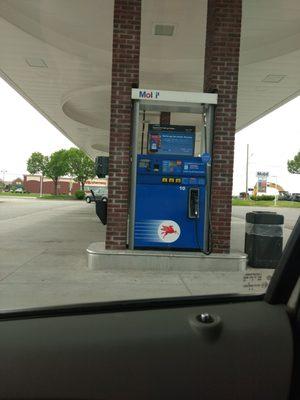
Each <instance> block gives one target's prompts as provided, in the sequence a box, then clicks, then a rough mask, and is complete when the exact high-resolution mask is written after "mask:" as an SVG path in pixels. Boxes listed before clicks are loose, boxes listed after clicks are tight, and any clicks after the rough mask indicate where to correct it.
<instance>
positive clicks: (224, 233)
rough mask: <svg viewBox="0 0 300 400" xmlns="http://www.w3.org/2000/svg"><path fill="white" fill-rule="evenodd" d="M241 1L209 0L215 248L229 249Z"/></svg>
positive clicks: (207, 67) (207, 56)
mask: <svg viewBox="0 0 300 400" xmlns="http://www.w3.org/2000/svg"><path fill="white" fill-rule="evenodd" d="M241 16H242V0H208V10H207V29H206V49H205V71H204V91H205V92H217V93H218V96H219V98H218V106H217V107H216V114H215V128H214V142H213V154H212V160H213V163H212V217H211V225H212V250H213V252H217V253H227V252H229V251H230V225H231V196H232V176H233V157H234V139H235V124H236V107H237V89H238V72H239V53H240V35H241Z"/></svg>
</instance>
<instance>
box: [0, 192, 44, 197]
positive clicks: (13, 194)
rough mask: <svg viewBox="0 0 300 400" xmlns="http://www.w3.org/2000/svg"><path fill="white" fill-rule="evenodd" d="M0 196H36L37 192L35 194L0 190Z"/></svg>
mask: <svg viewBox="0 0 300 400" xmlns="http://www.w3.org/2000/svg"><path fill="white" fill-rule="evenodd" d="M0 196H5V197H38V194H36V193H12V192H0Z"/></svg>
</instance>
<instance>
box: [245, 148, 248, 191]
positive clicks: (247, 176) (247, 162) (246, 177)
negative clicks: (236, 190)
mask: <svg viewBox="0 0 300 400" xmlns="http://www.w3.org/2000/svg"><path fill="white" fill-rule="evenodd" d="M248 171H249V144H247V157H246V190H245V192H246V198H248Z"/></svg>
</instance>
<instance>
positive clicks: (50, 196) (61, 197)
mask: <svg viewBox="0 0 300 400" xmlns="http://www.w3.org/2000/svg"><path fill="white" fill-rule="evenodd" d="M36 197H37V198H39V199H41V200H76V198H75V196H69V195H68V194H58V195H54V194H44V195H43V197H39V195H37V196H36Z"/></svg>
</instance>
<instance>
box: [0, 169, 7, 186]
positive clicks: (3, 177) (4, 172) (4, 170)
mask: <svg viewBox="0 0 300 400" xmlns="http://www.w3.org/2000/svg"><path fill="white" fill-rule="evenodd" d="M6 172H7V169H1V173H2V180H3V185H5V174H6Z"/></svg>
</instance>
